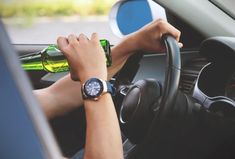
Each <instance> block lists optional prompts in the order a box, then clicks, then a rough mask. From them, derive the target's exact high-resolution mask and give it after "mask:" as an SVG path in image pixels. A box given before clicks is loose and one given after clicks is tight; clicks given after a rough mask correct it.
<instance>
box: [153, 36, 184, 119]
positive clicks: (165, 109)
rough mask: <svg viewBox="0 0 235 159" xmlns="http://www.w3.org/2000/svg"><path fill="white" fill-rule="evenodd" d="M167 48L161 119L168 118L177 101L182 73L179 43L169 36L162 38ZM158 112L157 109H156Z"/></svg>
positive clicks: (160, 111) (160, 107)
mask: <svg viewBox="0 0 235 159" xmlns="http://www.w3.org/2000/svg"><path fill="white" fill-rule="evenodd" d="M162 40H163V41H164V43H165V46H166V56H167V57H166V65H167V68H166V72H165V80H164V87H163V95H162V98H161V101H160V104H159V105H160V106H159V117H166V116H168V115H169V114H170V113H171V111H172V109H173V105H174V104H173V103H174V102H175V100H176V96H177V92H178V87H179V81H180V73H181V56H180V49H179V46H178V43H177V41H176V40H175V39H174V38H173V37H172V36H171V35H168V34H165V35H163V36H162ZM155 111H156V109H155Z"/></svg>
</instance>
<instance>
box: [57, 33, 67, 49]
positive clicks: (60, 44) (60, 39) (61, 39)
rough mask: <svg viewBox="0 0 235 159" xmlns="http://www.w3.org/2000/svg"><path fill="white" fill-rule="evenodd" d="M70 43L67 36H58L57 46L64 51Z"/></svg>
mask: <svg viewBox="0 0 235 159" xmlns="http://www.w3.org/2000/svg"><path fill="white" fill-rule="evenodd" d="M68 45H69V42H68V39H67V38H65V37H62V36H60V37H58V38H57V46H58V48H59V49H60V50H61V51H62V52H65V50H66V48H67V47H68Z"/></svg>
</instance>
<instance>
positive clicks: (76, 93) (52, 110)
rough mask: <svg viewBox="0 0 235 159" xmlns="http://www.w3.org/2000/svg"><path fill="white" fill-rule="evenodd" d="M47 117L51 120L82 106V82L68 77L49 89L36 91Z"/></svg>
mask: <svg viewBox="0 0 235 159" xmlns="http://www.w3.org/2000/svg"><path fill="white" fill-rule="evenodd" d="M34 94H35V96H36V97H37V99H38V101H39V103H40V104H41V106H42V109H43V111H44V112H45V114H46V116H47V117H48V118H49V119H50V118H53V117H55V116H59V115H63V114H65V113H67V112H69V111H71V110H73V109H75V108H76V107H78V106H80V105H82V103H83V100H82V97H81V85H80V82H74V81H72V80H71V78H70V76H69V75H67V76H65V77H63V78H62V79H60V80H59V81H57V82H56V83H54V84H53V85H51V86H50V87H48V88H44V89H40V90H34Z"/></svg>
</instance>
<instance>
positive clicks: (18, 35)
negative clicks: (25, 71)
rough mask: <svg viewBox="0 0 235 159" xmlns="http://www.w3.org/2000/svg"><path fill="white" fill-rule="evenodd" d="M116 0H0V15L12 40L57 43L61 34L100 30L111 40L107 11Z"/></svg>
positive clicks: (89, 32)
mask: <svg viewBox="0 0 235 159" xmlns="http://www.w3.org/2000/svg"><path fill="white" fill-rule="evenodd" d="M115 2H116V0H0V17H2V19H3V22H4V23H5V25H6V29H7V31H8V33H9V35H10V38H11V41H12V43H13V44H50V43H56V39H57V37H58V36H68V35H69V34H71V33H74V34H77V35H79V34H80V33H84V34H85V35H87V36H88V37H89V36H90V35H91V34H92V33H93V32H97V33H98V34H99V37H100V38H104V39H108V40H109V41H110V42H111V43H112V44H115V43H117V42H118V41H119V38H118V37H116V36H115V35H113V34H112V31H111V29H110V27H109V24H108V13H109V11H110V9H111V7H112V5H113V4H114V3H115Z"/></svg>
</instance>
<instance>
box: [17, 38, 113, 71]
mask: <svg viewBox="0 0 235 159" xmlns="http://www.w3.org/2000/svg"><path fill="white" fill-rule="evenodd" d="M100 44H101V46H102V48H103V49H104V52H105V56H106V65H107V67H109V66H111V65H112V58H111V49H110V43H109V41H108V40H105V39H102V40H100ZM20 61H21V63H22V68H23V69H24V70H45V71H47V72H51V73H57V72H65V71H68V70H69V65H68V62H67V60H66V58H65V56H64V55H63V54H62V53H61V51H60V50H59V49H58V47H57V46H56V45H49V46H48V47H46V48H45V49H43V50H42V51H40V52H38V53H32V54H27V55H24V56H21V57H20Z"/></svg>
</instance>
